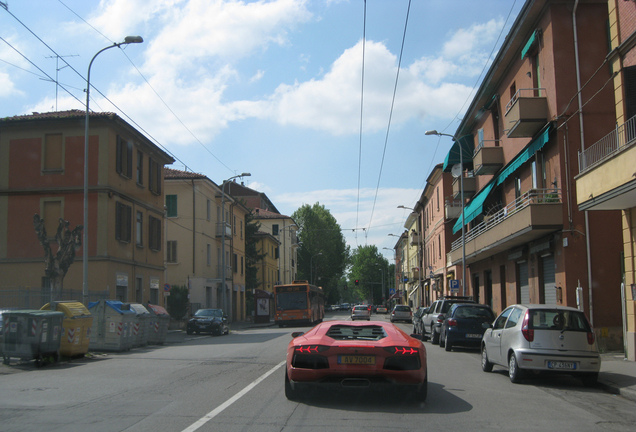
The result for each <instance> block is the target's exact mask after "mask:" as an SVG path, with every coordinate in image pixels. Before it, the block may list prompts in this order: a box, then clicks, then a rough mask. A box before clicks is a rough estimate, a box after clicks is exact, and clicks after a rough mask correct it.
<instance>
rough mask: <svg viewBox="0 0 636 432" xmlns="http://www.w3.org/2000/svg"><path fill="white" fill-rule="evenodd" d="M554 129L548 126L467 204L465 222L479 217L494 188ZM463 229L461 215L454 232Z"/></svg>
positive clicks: (525, 159)
mask: <svg viewBox="0 0 636 432" xmlns="http://www.w3.org/2000/svg"><path fill="white" fill-rule="evenodd" d="M551 130H552V126H548V127H547V128H546V129H545V130H544V131H543V133H542V134H541V135H539V136H538V137H537V138H535V139H534V140H533V141H532V142H531V143H530V144H528V146H527V147H526V148H525V149H523V150H522V151H521V152H519V154H517V156H516V157H515V158H514V159H513V160H512V162H510V163H509V164H508V165H506V167H505V168H504V169H503V170H501V171H500V172H499V174H497V175H496V176H495V177H493V179H492V180H491V181H490V182H489V183H488V184H487V185H486V186H484V187H483V188H482V189H481V190H480V191H479V192H477V194H476V195H475V196H474V197H473V199H472V200H471V201H470V202H469V203H468V204H466V206H465V207H464V223H465V224H468V223H470V222H471V221H472V220H473V219H475V218H476V217H478V216H479V215H480V214H482V213H483V211H484V208H483V206H484V201H485V200H486V198H488V195H489V194H490V192H491V191H492V189H493V188H495V187H497V186H499V185H500V184H502V183H503V182H504V180H506V178H508V176H510V174H512V173H514V172H515V171H516V170H517V169H519V167H521V165H523V164H524V163H525V162H527V161H528V160H529V159H530V158H531V157H532V156H534V154H535V153H536V152H537V151H539V150H541V149H542V148H543V146H544V145H546V143H547V142H548V140H549V139H550V131H551ZM461 229H462V217H461V215H460V216H459V218H458V220H457V222H455V225H453V234H455V233H456V232H458V231H459V230H461Z"/></svg>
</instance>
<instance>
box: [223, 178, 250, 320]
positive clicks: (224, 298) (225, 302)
mask: <svg viewBox="0 0 636 432" xmlns="http://www.w3.org/2000/svg"><path fill="white" fill-rule="evenodd" d="M251 175H252V174H250V173H243V174H239V175H235V176H233V177H230V178H229V179H227V180H225V181H224V182H223V184H222V185H221V290H223V296H222V299H223V308H222V309H223V311H224V312H225V314H226V315H227V316H229V317H230V322H231V321H232V314H231V313H230V310H229V309H228V308H227V296H226V294H225V184H226V183H228V182H229V181H230V180H233V179H235V178H238V177H250V176H251Z"/></svg>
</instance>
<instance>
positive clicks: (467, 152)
mask: <svg viewBox="0 0 636 432" xmlns="http://www.w3.org/2000/svg"><path fill="white" fill-rule="evenodd" d="M460 143H461V149H462V151H463V153H462V162H464V166H465V167H467V168H468V169H472V167H473V151H474V150H475V139H474V138H473V135H472V134H469V135H464V136H463V137H461V138H460V139H459V140H457V141H455V142H453V146H452V147H451V148H450V150H449V151H448V154H447V155H446V159H444V168H443V169H444V172H450V170H451V168H452V167H453V165H455V164H458V163H459V149H460Z"/></svg>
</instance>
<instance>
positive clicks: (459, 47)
mask: <svg viewBox="0 0 636 432" xmlns="http://www.w3.org/2000/svg"><path fill="white" fill-rule="evenodd" d="M503 23H504V21H503V19H501V18H499V19H491V20H490V21H488V22H487V23H485V24H475V25H472V26H471V27H469V28H467V29H459V30H458V31H457V32H456V33H455V34H453V35H452V36H451V37H450V39H449V40H448V41H447V42H446V43H445V44H444V48H443V49H442V55H443V56H444V57H450V58H458V57H462V56H465V55H470V54H473V53H475V52H476V51H479V50H480V49H481V47H484V46H489V45H490V46H491V45H492V44H493V43H494V41H495V40H496V38H497V35H498V34H499V33H500V32H501V28H502V27H503Z"/></svg>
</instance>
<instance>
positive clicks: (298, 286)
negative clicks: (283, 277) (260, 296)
mask: <svg viewBox="0 0 636 432" xmlns="http://www.w3.org/2000/svg"><path fill="white" fill-rule="evenodd" d="M274 304H275V305H276V315H275V316H274V320H275V321H276V323H278V326H279V327H283V326H284V325H293V324H311V325H313V324H317V323H319V322H322V319H323V318H324V317H325V294H324V292H323V290H322V288H321V287H317V286H315V285H311V284H310V283H309V282H307V281H305V280H299V281H293V282H292V283H291V284H290V285H276V286H275V287H274Z"/></svg>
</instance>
